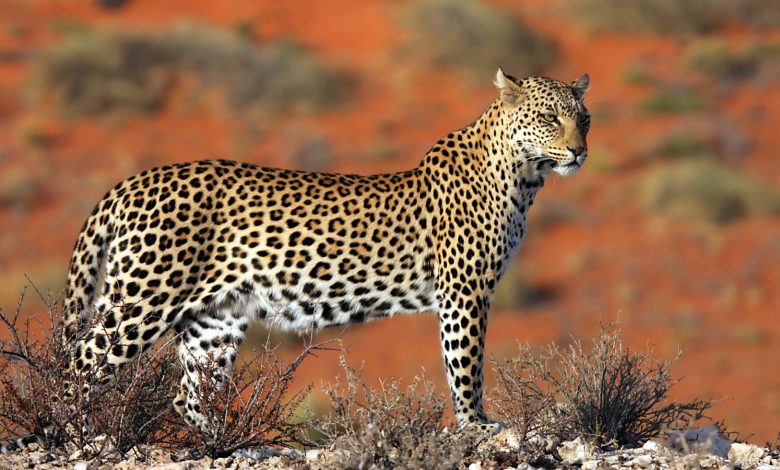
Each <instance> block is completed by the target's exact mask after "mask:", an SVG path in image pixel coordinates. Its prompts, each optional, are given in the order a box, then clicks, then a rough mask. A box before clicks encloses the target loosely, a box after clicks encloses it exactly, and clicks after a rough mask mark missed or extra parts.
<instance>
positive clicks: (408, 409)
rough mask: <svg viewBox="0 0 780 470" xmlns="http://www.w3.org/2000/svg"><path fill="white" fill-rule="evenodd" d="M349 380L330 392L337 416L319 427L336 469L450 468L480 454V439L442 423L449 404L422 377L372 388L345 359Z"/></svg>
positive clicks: (347, 378)
mask: <svg viewBox="0 0 780 470" xmlns="http://www.w3.org/2000/svg"><path fill="white" fill-rule="evenodd" d="M341 364H342V367H343V368H344V375H345V379H344V381H342V380H340V379H337V380H336V382H335V384H334V385H332V386H330V387H328V388H326V389H325V392H326V394H327V395H328V397H329V399H330V405H331V408H332V412H331V413H330V414H327V415H325V416H323V417H322V418H321V420H320V423H319V425H318V427H319V429H321V430H322V432H323V433H324V435H325V436H326V438H325V439H326V442H328V443H329V444H330V446H331V448H333V449H337V450H338V457H339V458H338V459H336V460H334V461H333V462H332V465H333V467H332V468H369V467H372V465H373V466H374V467H373V468H404V469H451V468H459V466H460V464H461V462H462V461H463V460H464V459H465V458H467V457H468V456H469V455H470V454H471V453H473V452H474V451H475V450H476V444H477V438H476V436H475V435H473V434H472V433H469V432H463V433H456V432H453V431H451V430H450V429H449V428H447V427H446V426H445V424H444V423H443V421H442V417H443V415H444V409H445V407H446V406H447V404H446V400H445V399H444V397H442V396H441V395H439V394H438V393H436V391H435V389H434V387H433V384H432V383H431V382H429V381H428V380H426V379H425V377H424V375H418V376H416V377H415V378H414V379H412V381H411V383H410V384H409V385H408V386H407V387H406V388H405V389H404V388H403V387H402V386H401V384H400V382H399V381H389V382H382V383H381V385H380V387H379V389H378V390H374V389H372V388H370V387H369V386H368V385H367V384H366V382H365V381H364V380H363V378H362V377H361V373H360V372H359V371H357V370H355V369H352V368H350V367H349V365H348V364H347V363H346V359H345V357H344V353H343V352H342V355H341Z"/></svg>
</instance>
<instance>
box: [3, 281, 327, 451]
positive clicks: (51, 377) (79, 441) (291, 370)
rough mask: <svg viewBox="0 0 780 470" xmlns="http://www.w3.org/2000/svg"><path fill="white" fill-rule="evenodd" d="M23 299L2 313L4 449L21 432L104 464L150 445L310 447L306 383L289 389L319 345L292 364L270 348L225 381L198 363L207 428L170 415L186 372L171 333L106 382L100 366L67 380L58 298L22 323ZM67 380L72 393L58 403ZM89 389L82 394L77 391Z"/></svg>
mask: <svg viewBox="0 0 780 470" xmlns="http://www.w3.org/2000/svg"><path fill="white" fill-rule="evenodd" d="M36 292H37V289H36ZM41 297H42V296H41ZM42 298H43V297H42ZM23 299H24V295H23V296H22V299H21V300H20V302H19V307H18V308H17V309H16V312H15V313H14V314H13V315H12V316H8V315H6V314H4V313H3V312H2V311H0V327H2V337H6V338H9V339H7V340H2V341H0V373H2V375H0V433H1V434H2V438H3V439H5V440H6V441H7V442H8V443H9V444H10V448H13V447H15V446H16V440H17V439H18V438H20V437H22V438H23V442H24V443H25V444H29V443H32V442H36V443H38V444H39V445H43V446H44V447H46V448H49V449H51V450H52V451H54V452H65V453H66V454H68V455H73V453H74V452H75V453H76V454H75V455H78V456H79V457H80V458H86V459H90V460H92V461H94V462H97V463H100V462H112V461H113V462H115V461H118V460H121V459H122V458H123V456H124V455H125V454H126V453H127V452H128V451H130V450H131V449H135V450H136V451H138V450H140V449H143V448H145V446H151V445H154V446H156V447H162V448H165V449H169V450H176V451H186V452H190V451H192V450H194V451H195V452H197V453H199V454H201V455H209V456H211V457H222V456H226V455H229V454H231V453H232V452H233V451H235V450H237V449H242V448H253V447H266V446H282V447H289V446H292V445H304V444H307V443H308V440H307V439H306V438H305V434H306V432H307V431H308V430H309V429H310V428H311V423H312V419H311V417H308V416H299V413H298V411H299V405H300V404H301V403H302V401H303V400H304V398H305V397H306V395H307V394H308V389H305V390H303V391H300V392H297V393H292V394H291V393H290V390H289V389H290V384H291V383H292V380H293V376H294V374H295V371H296V370H297V368H298V366H300V364H301V362H302V361H303V360H304V359H305V358H306V357H308V356H309V355H311V354H312V353H313V352H315V351H319V350H322V349H324V343H320V344H313V345H312V344H307V345H306V346H305V348H304V350H303V352H302V353H301V354H300V355H299V356H298V357H297V358H296V359H295V360H294V361H292V362H291V363H290V364H285V363H283V362H282V361H281V359H280V358H279V357H278V356H277V355H276V354H275V353H274V351H273V350H272V349H271V348H270V347H268V346H267V345H266V347H265V348H262V349H261V350H260V352H259V353H257V354H256V355H255V356H254V357H253V358H252V359H251V360H249V361H246V362H245V364H244V365H243V366H242V367H240V368H239V369H238V371H236V372H234V373H233V374H232V375H231V376H229V377H224V376H222V375H220V376H219V377H217V376H215V375H213V374H212V373H211V372H210V370H211V369H208V368H206V367H204V368H203V370H201V377H202V380H201V386H200V388H199V389H198V392H197V393H198V396H197V398H198V399H199V401H200V404H201V412H202V413H203V414H204V415H205V416H206V417H207V419H208V421H209V423H210V429H209V431H208V432H204V431H202V430H200V429H197V428H195V427H192V426H188V425H186V424H185V423H184V421H183V420H182V419H181V418H180V417H179V416H178V415H177V414H176V413H175V412H174V411H173V406H172V402H173V399H174V396H175V395H176V393H177V392H178V389H179V379H180V378H181V375H182V373H183V371H182V369H181V367H180V366H179V363H178V359H177V354H176V350H175V348H174V345H173V343H174V341H173V339H172V338H171V339H169V340H168V341H165V342H163V343H162V344H160V345H159V346H155V347H154V348H152V349H151V350H149V351H147V352H144V353H142V355H141V356H140V358H138V359H137V360H135V361H133V362H131V363H129V364H125V365H123V366H121V367H119V368H117V369H116V371H115V372H112V373H111V374H112V376H111V378H112V380H110V381H109V382H108V383H105V380H101V377H99V376H98V375H99V374H98V373H97V372H96V368H93V369H90V370H88V371H85V372H83V373H81V374H79V375H78V376H72V375H70V374H66V369H67V366H68V364H69V361H70V360H71V352H72V351H70V350H69V346H68V345H64V344H63V343H62V341H61V335H62V328H63V323H62V319H61V318H60V313H59V310H58V309H57V308H56V306H55V303H56V302H55V299H54V298H52V297H51V296H50V297H49V299H48V300H47V305H48V307H47V312H48V318H47V320H48V322H47V324H41V323H38V322H36V321H33V320H31V319H28V320H26V321H25V322H24V323H21V324H20V321H19V317H20V311H21V305H22V300H23ZM87 329H89V328H87ZM36 330H37V331H36ZM41 333H42V334H41ZM41 337H42V338H43V339H37V338H41ZM217 379H219V380H217ZM68 383H73V384H75V390H77V392H76V393H75V396H74V397H73V398H68V399H63V392H64V391H65V390H66V388H67V384H68ZM85 386H87V387H88V388H89V390H90V392H89V393H88V394H84V393H80V392H78V391H80V390H83V389H84V387H85Z"/></svg>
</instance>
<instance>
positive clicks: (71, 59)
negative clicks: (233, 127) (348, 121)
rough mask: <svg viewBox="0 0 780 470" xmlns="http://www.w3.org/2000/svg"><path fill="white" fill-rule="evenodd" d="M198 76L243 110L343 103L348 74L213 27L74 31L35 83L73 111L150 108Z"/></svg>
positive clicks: (289, 49)
mask: <svg viewBox="0 0 780 470" xmlns="http://www.w3.org/2000/svg"><path fill="white" fill-rule="evenodd" d="M185 75H194V76H195V77H196V78H197V79H198V82H199V83H200V84H201V85H202V86H214V87H218V88H219V89H220V90H221V91H222V93H223V95H224V97H225V98H226V101H227V102H228V103H229V104H230V105H231V106H233V107H235V108H238V109H246V108H247V107H257V108H262V109H265V110H268V111H280V110H289V109H303V110H306V111H316V110H319V109H321V108H322V107H325V106H328V105H330V104H333V103H335V102H336V101H338V100H339V99H340V98H341V97H342V95H343V92H344V83H343V77H342V76H341V75H340V74H337V73H335V72H333V71H331V70H329V69H326V68H324V67H323V66H321V65H320V64H319V63H318V62H317V61H316V60H315V59H314V58H313V57H312V56H311V55H310V54H308V53H306V52H305V51H304V50H303V49H302V48H300V47H298V46H296V45H295V44H294V43H291V42H289V41H277V42H272V43H267V44H262V45H255V44H253V43H252V42H250V41H249V40H247V39H246V38H244V37H241V36H240V35H237V34H231V33H230V32H227V31H220V30H215V29H210V28H207V27H196V26H189V27H179V28H174V29H171V30H165V31H160V32H144V31H136V32H133V31H113V32H112V31H104V32H86V33H84V34H79V35H71V36H70V37H68V38H66V40H65V41H64V42H62V43H59V44H56V45H54V46H52V47H50V48H49V49H48V50H46V51H44V52H43V53H42V54H41V55H40V56H39V57H38V59H37V67H36V68H35V77H34V80H33V83H34V84H35V89H36V90H37V94H38V95H39V96H44V97H45V96H54V98H55V99H56V102H57V103H58V104H59V106H60V109H61V111H62V113H63V114H64V115H65V116H67V117H79V116H84V115H93V114H99V113H105V112H108V111H115V110H129V111H152V110H154V109H156V108H158V107H160V106H161V105H163V104H164V102H165V100H166V98H167V96H168V92H169V90H170V89H171V87H172V86H173V85H174V83H175V82H176V81H177V80H179V79H181V78H183V77H184V76H185Z"/></svg>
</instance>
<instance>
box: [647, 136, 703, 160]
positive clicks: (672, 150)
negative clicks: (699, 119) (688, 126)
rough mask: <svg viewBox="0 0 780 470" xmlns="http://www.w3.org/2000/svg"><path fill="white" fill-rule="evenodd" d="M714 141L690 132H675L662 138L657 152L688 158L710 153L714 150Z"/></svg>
mask: <svg viewBox="0 0 780 470" xmlns="http://www.w3.org/2000/svg"><path fill="white" fill-rule="evenodd" d="M713 147H714V146H713V144H712V142H710V141H708V140H707V139H704V138H702V137H699V136H697V135H692V134H691V133H689V132H683V133H673V134H669V135H667V136H665V137H664V138H663V139H661V142H660V143H659V144H658V147H657V149H656V151H657V153H658V154H660V155H663V156H668V157H677V158H687V157H694V156H704V155H709V154H711V153H712V152H713Z"/></svg>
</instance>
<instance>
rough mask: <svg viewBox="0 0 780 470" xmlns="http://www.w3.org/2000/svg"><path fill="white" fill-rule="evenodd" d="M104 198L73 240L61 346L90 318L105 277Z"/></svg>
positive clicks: (109, 226) (107, 234) (108, 217)
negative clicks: (99, 283)
mask: <svg viewBox="0 0 780 470" xmlns="http://www.w3.org/2000/svg"><path fill="white" fill-rule="evenodd" d="M111 208H112V205H111V201H110V199H109V198H108V197H104V198H103V200H102V201H101V202H100V203H98V204H97V205H96V206H95V209H94V210H93V211H92V214H90V216H89V217H88V218H87V221H86V222H84V226H83V227H82V229H81V232H80V233H79V236H78V239H77V240H76V246H75V247H74V249H73V255H72V256H71V259H70V268H69V270H68V279H67V282H66V286H67V288H66V291H65V303H64V308H63V315H62V318H63V329H62V340H63V344H66V345H67V344H68V343H69V342H70V341H72V340H73V339H74V338H75V337H76V336H77V335H78V334H79V333H80V332H82V329H83V327H84V326H85V325H88V324H89V322H90V321H91V317H92V314H93V312H92V306H93V302H94V300H95V296H96V294H98V289H99V286H98V282H99V280H100V279H101V275H105V269H106V263H107V257H108V256H107V255H108V248H109V244H110V242H111V238H112V236H113V227H114V217H113V214H112V213H111Z"/></svg>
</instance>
